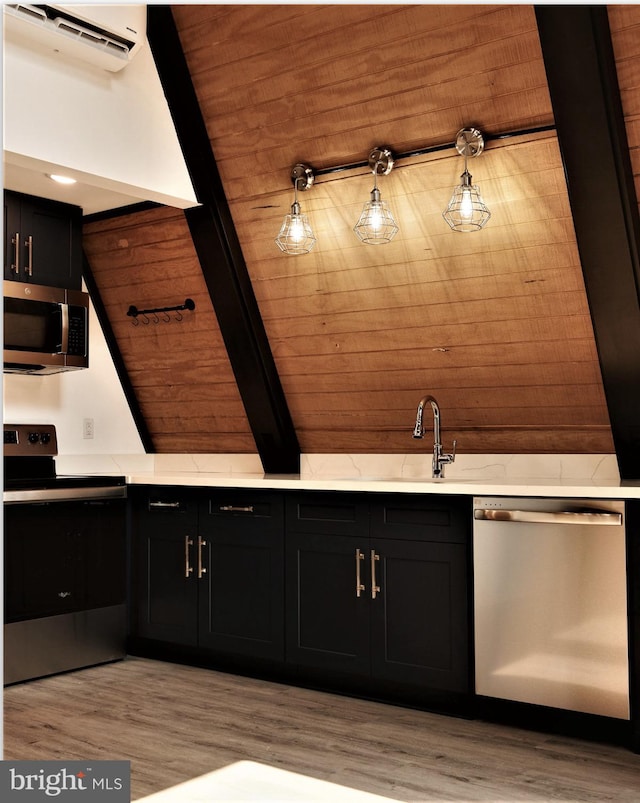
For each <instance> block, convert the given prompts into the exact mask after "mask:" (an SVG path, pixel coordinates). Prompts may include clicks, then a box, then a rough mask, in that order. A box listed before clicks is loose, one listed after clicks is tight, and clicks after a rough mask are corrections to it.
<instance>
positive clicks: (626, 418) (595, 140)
mask: <svg viewBox="0 0 640 803" xmlns="http://www.w3.org/2000/svg"><path fill="white" fill-rule="evenodd" d="M535 13H536V19H537V23H538V31H539V34H540V43H541V45H542V53H543V56H544V63H545V68H546V72H547V79H548V82H549V90H550V93H551V101H552V104H553V112H554V117H555V122H556V129H557V132H558V140H559V143H560V150H561V152H562V159H563V162H564V168H565V174H566V180H567V187H568V191H569V199H570V202H571V210H572V214H573V220H574V226H575V232H576V238H577V243H578V249H579V252H580V260H581V263H582V270H583V274H584V280H585V284H586V290H587V297H588V300H589V306H590V310H591V317H592V320H593V327H594V333H595V338H596V345H597V348H598V355H599V359H600V368H601V371H602V379H603V383H604V391H605V395H606V399H607V406H608V409H609V418H610V421H611V429H612V434H613V440H614V444H615V449H616V454H617V458H618V467H619V470H620V476H621V478H622V479H623V480H635V479H640V304H639V293H638V284H639V282H640V263H639V260H638V252H639V244H640V219H639V215H638V201H637V198H636V194H635V189H634V183H633V172H632V169H631V161H630V157H629V146H628V142H627V135H626V130H625V125H624V117H623V113H622V103H621V100H620V90H619V87H618V80H617V74H616V66H615V59H614V53H613V46H612V43H611V32H610V29H609V20H608V16H607V8H606V6H570V5H567V6H552V5H545V6H536V9H535Z"/></svg>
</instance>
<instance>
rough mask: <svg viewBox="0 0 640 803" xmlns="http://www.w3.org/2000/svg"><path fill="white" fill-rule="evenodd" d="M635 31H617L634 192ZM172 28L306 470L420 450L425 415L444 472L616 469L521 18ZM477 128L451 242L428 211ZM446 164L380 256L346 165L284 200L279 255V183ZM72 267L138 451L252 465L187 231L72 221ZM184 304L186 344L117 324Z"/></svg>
mask: <svg viewBox="0 0 640 803" xmlns="http://www.w3.org/2000/svg"><path fill="white" fill-rule="evenodd" d="M638 9H639V7H638V6H616V7H611V9H610V16H611V23H612V30H613V36H614V46H615V49H616V57H617V63H618V69H619V75H620V83H621V88H622V98H623V105H624V111H625V120H626V123H627V131H628V137H629V141H630V144H631V148H632V160H633V165H634V174H635V177H636V182H637V183H636V187H637V188H638V185H639V184H640V157H639V154H640V109H639V105H640V79H639V76H640V46H638V41H640V36H639V35H638V34H639V33H640V13H639V10H638ZM172 10H173V16H174V19H175V22H176V25H177V28H178V32H179V35H180V40H181V43H182V47H183V50H184V53H185V56H186V59H187V63H188V66H189V70H190V73H191V77H192V81H193V84H194V88H195V91H196V94H197V97H198V101H199V104H200V107H201V109H202V113H203V116H204V121H205V123H206V127H207V132H208V135H209V138H210V142H211V147H212V149H213V153H214V154H215V158H216V161H217V165H218V169H219V172H220V176H221V179H222V182H223V185H224V190H225V194H226V197H227V200H228V203H229V206H230V210H231V214H232V216H233V221H234V224H235V227H236V230H237V234H238V238H239V241H240V244H241V247H242V252H243V255H244V259H245V261H246V264H247V268H248V271H249V274H250V278H251V281H252V284H253V288H254V292H255V295H256V299H257V302H258V306H259V310H260V313H261V315H262V318H263V321H264V326H265V329H266V333H267V335H268V338H269V342H270V345H271V349H272V352H273V356H274V359H275V364H276V367H277V370H278V373H279V376H280V379H281V382H282V386H283V389H284V392H285V396H286V400H287V403H288V405H289V409H290V412H291V417H292V419H293V423H294V426H295V429H296V433H297V437H298V440H299V443H300V447H301V450H302V452H306V453H314V452H316V453H323V452H334V453H340V452H361V453H384V452H398V453H406V452H411V451H424V449H425V445H424V443H422V442H420V441H414V440H413V439H412V438H411V432H412V424H413V419H414V414H415V408H416V405H417V403H418V401H419V399H420V397H421V396H422V395H423V394H425V393H431V394H433V395H434V396H435V397H436V398H437V399H438V401H439V403H440V406H441V409H442V423H443V434H444V443H445V446H448V445H450V443H451V440H452V439H453V438H456V439H457V441H458V449H459V451H460V452H468V453H471V452H477V453H492V452H493V453H499V452H507V453H508V452H520V453H523V452H524V453H527V452H532V453H536V452H557V453H563V452H575V453H581V452H582V453H584V452H593V453H610V452H612V451H613V442H612V436H611V427H610V423H609V418H608V413H607V406H606V402H605V397H604V392H603V386H602V378H601V373H600V368H599V364H598V356H597V352H596V347H595V341H594V335H593V328H592V324H591V318H590V314H589V308H588V304H587V298H586V294H585V288H584V281H583V277H582V271H581V267H580V261H579V256H578V250H577V245H576V238H575V233H574V230H573V223H572V218H571V211H570V207H569V201H568V197H567V189H566V184H565V179H564V172H563V165H562V160H561V156H560V152H559V147H558V142H557V139H556V136H555V133H554V131H553V130H552V129H551V130H546V129H549V128H550V127H552V126H553V113H552V109H551V102H550V98H549V92H548V88H547V82H546V76H545V70H544V65H543V60H542V54H541V49H540V42H539V38H538V32H537V27H536V21H535V15H534V11H533V7H532V6H522V5H518V6H509V5H499V6H498V5H496V6H485V5H478V6H474V5H441V6H433V5H416V6H409V5H390V6H384V5H368V4H366V5H330V6H314V5H282V6H277V5H276V6H246V5H242V6H240V5H239V6H231V5H224V6H222V5H220V6H215V5H193V6H189V5H177V6H174V7H173V8H172ZM471 125H473V126H476V127H478V128H480V129H481V130H482V131H483V132H484V133H485V135H486V137H487V144H486V148H485V152H484V153H483V154H482V155H481V157H479V158H478V159H475V160H471V161H470V163H469V170H470V172H471V173H472V174H473V178H474V183H477V184H478V185H479V186H480V188H481V190H482V194H483V196H484V199H485V201H486V203H487V205H488V206H489V208H490V209H491V213H492V217H491V220H490V221H489V223H488V224H487V226H486V228H484V229H483V230H482V231H479V232H475V233H472V234H460V233H456V232H452V231H451V230H450V229H449V228H448V226H447V225H446V223H445V222H444V220H443V219H442V214H441V213H442V210H443V209H444V207H445V206H446V204H447V202H448V200H449V197H450V195H451V191H452V188H453V186H454V185H455V184H456V183H458V179H459V176H460V173H461V172H462V169H463V160H462V159H461V157H460V156H458V155H457V153H456V152H455V150H454V149H453V146H452V143H453V140H454V139H455V135H456V132H457V131H458V130H459V129H460V128H463V127H467V126H471ZM532 129H534V130H533V131H532ZM526 131H528V133H521V134H519V135H514V136H510V137H508V138H499V135H502V134H507V133H508V134H513V133H514V132H526ZM446 144H451V147H448V148H446V149H443V150H435V151H433V152H430V153H426V154H422V155H415V156H411V157H407V158H401V159H398V160H397V162H396V166H395V168H394V170H393V171H392V172H391V174H390V175H388V176H383V177H381V178H380V180H379V187H380V190H381V193H382V197H383V198H384V199H385V200H386V201H388V202H389V205H390V206H391V208H392V210H393V212H394V214H395V216H396V218H397V220H398V222H399V226H400V232H399V234H398V235H397V237H396V238H395V239H394V240H393V241H392V242H391V243H389V244H387V245H384V246H367V245H363V244H361V243H360V242H359V241H358V240H357V239H356V237H355V235H354V234H353V231H352V228H353V225H354V223H355V221H356V220H357V218H358V215H359V213H360V209H361V207H362V204H363V203H364V202H365V201H366V200H368V197H369V192H370V190H371V188H372V175H371V172H370V171H369V169H368V168H367V167H362V166H360V167H355V168H350V169H343V170H338V171H333V172H326V173H323V174H322V175H319V176H318V177H317V178H316V183H315V185H314V187H313V188H312V189H311V190H310V191H309V192H307V193H303V194H302V193H301V194H300V197H299V200H300V203H301V205H302V207H303V211H304V212H306V213H307V214H308V215H309V218H310V220H311V223H312V225H313V228H314V231H315V234H316V237H317V243H316V246H315V248H314V250H313V251H312V252H311V253H310V254H307V255H304V256H288V255H284V254H282V253H280V252H279V251H278V249H277V248H276V246H275V244H274V238H275V236H276V234H277V232H278V229H279V227H280V224H281V222H282V218H283V216H284V215H285V214H286V213H287V212H288V210H289V206H290V204H291V203H292V200H293V192H292V186H291V182H290V177H289V174H290V170H291V167H292V165H294V164H295V163H297V162H299V161H302V162H306V163H309V164H311V165H312V166H313V168H314V169H315V170H316V171H323V170H328V169H329V168H334V167H338V166H344V165H349V164H353V163H360V164H362V163H366V160H367V157H368V154H369V151H370V150H371V149H372V148H373V147H375V146H378V145H385V146H388V147H390V148H391V149H392V150H393V151H394V152H395V153H396V154H404V153H408V152H413V151H415V150H418V149H425V148H430V147H434V148H435V147H437V146H443V145H446ZM85 250H86V253H87V256H88V259H89V262H90V264H91V269H92V272H93V274H94V279H95V282H96V285H97V287H98V289H99V292H100V295H101V298H102V301H103V303H104V306H105V309H106V312H107V315H108V318H109V322H110V324H111V327H112V329H113V332H114V335H115V338H116V341H117V344H118V346H119V347H120V349H121V352H122V356H123V360H124V363H125V366H126V368H127V370H128V373H129V376H130V379H131V382H132V385H133V387H134V391H135V394H136V397H137V399H138V402H139V404H140V407H141V410H142V412H143V415H144V416H145V419H146V421H147V424H148V427H149V431H150V432H151V436H152V439H153V447H154V449H155V451H157V452H212V453H213V452H252V451H255V449H256V447H255V443H254V441H253V438H252V436H251V430H250V427H249V425H248V423H247V420H246V415H245V412H244V409H243V405H242V400H241V398H240V395H239V393H238V392H237V388H236V385H235V381H234V376H233V371H232V369H231V366H230V364H229V360H228V359H227V357H226V354H225V349H224V345H223V342H222V338H221V335H220V330H219V327H218V324H217V321H216V316H215V313H214V312H213V308H212V306H211V302H210V300H209V298H208V295H207V291H206V287H205V283H204V281H203V278H202V274H201V272H200V270H199V266H198V263H197V258H196V255H195V252H194V249H193V245H192V243H191V240H190V237H189V231H188V228H187V227H186V224H185V222H184V217H183V215H182V213H180V212H178V211H177V210H167V209H156V210H151V211H147V212H144V213H138V214H133V213H132V214H127V215H123V216H121V217H115V218H112V219H110V220H104V221H95V222H90V223H87V224H86V226H85ZM187 296H188V297H191V298H193V299H194V300H195V301H196V311H195V312H194V313H192V314H191V315H187V316H186V317H185V320H184V321H183V322H182V323H180V324H178V323H171V324H166V325H164V326H163V325H161V324H154V323H151V324H149V325H141V326H138V327H133V326H132V324H131V320H130V319H129V318H127V317H126V314H125V313H126V310H127V308H128V306H129V304H135V305H136V306H138V307H140V308H144V307H150V306H165V305H169V304H174V303H181V302H182V300H184V298H185V297H187Z"/></svg>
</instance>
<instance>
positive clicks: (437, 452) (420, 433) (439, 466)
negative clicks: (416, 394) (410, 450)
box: [413, 396, 456, 479]
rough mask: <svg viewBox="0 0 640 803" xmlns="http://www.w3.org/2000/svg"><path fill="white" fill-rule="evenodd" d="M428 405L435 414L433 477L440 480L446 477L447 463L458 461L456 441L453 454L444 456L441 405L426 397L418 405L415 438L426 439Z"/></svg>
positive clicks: (431, 397)
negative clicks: (441, 432)
mask: <svg viewBox="0 0 640 803" xmlns="http://www.w3.org/2000/svg"><path fill="white" fill-rule="evenodd" d="M427 404H430V405H431V410H432V412H433V461H432V472H431V475H432V477H433V478H434V479H440V478H442V477H444V466H445V465H446V464H447V463H453V461H454V460H455V459H456V441H454V442H453V452H452V453H451V454H444V453H443V451H442V443H441V442H440V405H439V404H438V402H437V401H436V400H435V399H434V398H433V396H424V397H423V398H422V399H420V402H419V403H418V410H417V413H416V423H415V426H414V428H413V437H414V438H424V425H423V423H422V418H423V415H424V408H425V406H426V405H427Z"/></svg>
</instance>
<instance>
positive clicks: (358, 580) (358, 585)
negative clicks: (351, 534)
mask: <svg viewBox="0 0 640 803" xmlns="http://www.w3.org/2000/svg"><path fill="white" fill-rule="evenodd" d="M361 560H364V552H361V551H360V550H359V549H356V597H359V596H360V594H361V593H362V592H363V591H364V584H363V583H362V581H361V577H360V561H361Z"/></svg>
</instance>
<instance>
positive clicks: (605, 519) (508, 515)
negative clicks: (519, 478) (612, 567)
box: [473, 508, 622, 527]
mask: <svg viewBox="0 0 640 803" xmlns="http://www.w3.org/2000/svg"><path fill="white" fill-rule="evenodd" d="M473 518H474V519H475V520H476V521H507V522H515V523H518V522H526V523H528V524H529V523H531V524H586V525H598V526H602V525H605V526H610V527H620V526H621V525H622V514H621V513H609V512H608V511H607V512H605V511H599V510H588V511H570V510H566V511H565V510H560V511H555V512H553V511H547V510H504V509H502V508H497V509H493V508H476V509H475V510H474V511H473Z"/></svg>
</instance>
